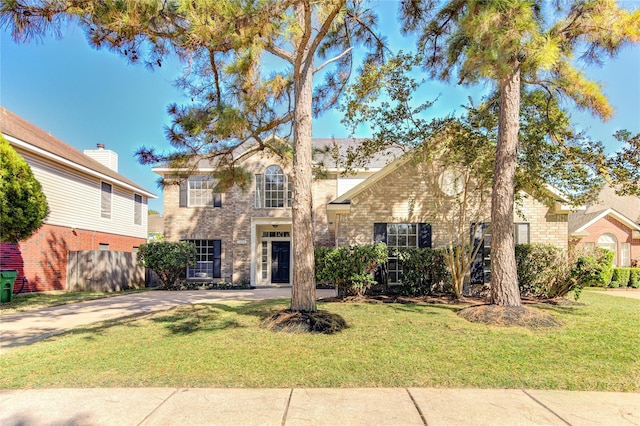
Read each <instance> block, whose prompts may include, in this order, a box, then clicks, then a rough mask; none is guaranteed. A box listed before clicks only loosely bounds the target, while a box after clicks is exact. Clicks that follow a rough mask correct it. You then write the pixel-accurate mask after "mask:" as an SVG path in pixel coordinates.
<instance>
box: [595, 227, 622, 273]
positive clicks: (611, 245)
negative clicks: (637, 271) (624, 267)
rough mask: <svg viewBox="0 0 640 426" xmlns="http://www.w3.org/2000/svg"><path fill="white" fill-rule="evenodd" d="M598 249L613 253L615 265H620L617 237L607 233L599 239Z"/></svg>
mask: <svg viewBox="0 0 640 426" xmlns="http://www.w3.org/2000/svg"><path fill="white" fill-rule="evenodd" d="M598 247H599V248H606V249H608V250H611V251H612V252H613V265H614V266H617V265H618V239H617V238H616V236H615V235H613V234H610V233H606V234H602V235H600V236H599V237H598Z"/></svg>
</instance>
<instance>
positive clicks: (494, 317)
mask: <svg viewBox="0 0 640 426" xmlns="http://www.w3.org/2000/svg"><path fill="white" fill-rule="evenodd" d="M322 301H323V302H338V303H401V304H415V305H434V304H436V305H437V304H445V305H458V306H460V310H459V311H458V315H459V316H460V317H462V318H464V319H466V320H467V321H470V322H475V323H482V324H487V325H495V326H505V327H511V326H517V327H526V328H532V329H538V328H549V327H561V326H562V322H560V321H559V320H557V319H556V318H555V317H554V316H553V315H551V314H549V313H547V312H545V311H544V310H541V309H535V308H534V307H535V306H536V305H538V306H541V307H545V306H547V307H549V306H562V307H565V306H566V307H570V306H581V305H584V304H583V303H580V302H575V301H572V300H569V299H565V298H559V299H545V300H539V299H523V300H522V304H523V306H518V307H502V306H497V305H491V304H489V303H488V301H487V299H486V298H484V297H468V296H467V297H463V298H462V299H456V298H455V297H454V296H453V295H438V296H419V297H409V296H400V295H364V296H347V297H329V298H325V299H322Z"/></svg>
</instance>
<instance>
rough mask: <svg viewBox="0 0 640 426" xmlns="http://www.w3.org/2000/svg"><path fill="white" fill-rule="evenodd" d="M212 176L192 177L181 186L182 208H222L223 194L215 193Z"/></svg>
mask: <svg viewBox="0 0 640 426" xmlns="http://www.w3.org/2000/svg"><path fill="white" fill-rule="evenodd" d="M215 186H216V183H215V180H214V179H213V178H212V177H211V176H207V175H197V176H190V177H189V179H187V181H186V182H182V183H181V184H180V207H187V206H189V207H222V194H220V193H217V192H214V188H215Z"/></svg>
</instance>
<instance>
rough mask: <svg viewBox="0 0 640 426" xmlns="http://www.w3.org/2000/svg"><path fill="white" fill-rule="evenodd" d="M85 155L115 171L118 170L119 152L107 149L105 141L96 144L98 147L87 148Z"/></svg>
mask: <svg viewBox="0 0 640 426" xmlns="http://www.w3.org/2000/svg"><path fill="white" fill-rule="evenodd" d="M84 155H86V156H88V157H90V158H93V159H94V160H96V161H97V162H99V163H101V164H103V165H104V166H107V167H108V168H110V169H111V170H113V171H114V172H117V171H118V154H116V153H115V152H113V151H111V150H110V149H105V148H104V144H103V143H98V144H96V149H85V150H84Z"/></svg>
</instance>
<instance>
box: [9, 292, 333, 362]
mask: <svg viewBox="0 0 640 426" xmlns="http://www.w3.org/2000/svg"><path fill="white" fill-rule="evenodd" d="M316 295H317V297H318V298H323V297H330V296H335V295H336V292H335V290H317V293H316ZM287 298H291V287H277V288H261V289H253V290H237V291H234V290H206V291H163V290H155V291H146V292H143V293H134V294H127V295H123V296H116V297H108V298H106V299H98V300H91V301H88V302H80V303H72V304H68V305H62V306H54V307H52V308H46V309H41V310H38V311H28V312H22V313H17V314H11V315H5V316H3V317H0V337H1V338H0V354H1V353H3V352H4V351H6V350H7V349H10V348H13V347H17V346H22V345H28V344H30V343H34V342H37V341H39V340H42V339H45V338H47V337H50V336H53V335H56V334H61V333H64V332H65V331H67V330H71V329H72V328H75V327H80V326H84V325H88V324H93V323H97V322H101V321H107V320H111V319H115V318H122V317H128V316H132V315H140V314H147V313H150V312H156V311H162V310H167V309H170V308H173V307H174V306H179V305H189V304H195V303H213V302H220V301H225V300H266V299H287Z"/></svg>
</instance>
